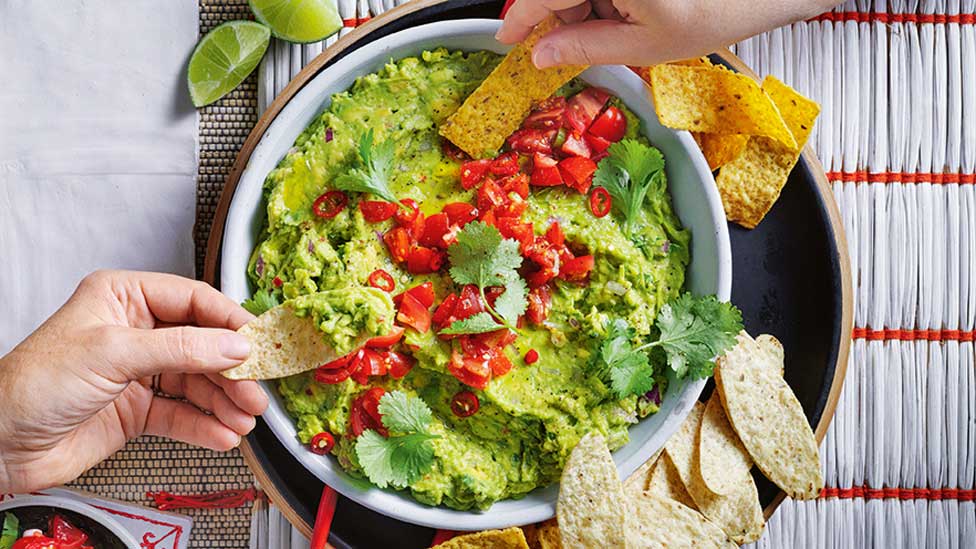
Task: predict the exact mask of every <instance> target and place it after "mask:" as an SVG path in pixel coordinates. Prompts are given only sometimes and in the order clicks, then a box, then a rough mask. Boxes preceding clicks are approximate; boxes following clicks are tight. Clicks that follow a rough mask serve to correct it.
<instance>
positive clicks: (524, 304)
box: [495, 278, 529, 326]
mask: <svg viewBox="0 0 976 549" xmlns="http://www.w3.org/2000/svg"><path fill="white" fill-rule="evenodd" d="M528 294H529V289H528V288H527V287H526V286H525V281H524V280H522V279H521V278H514V279H512V280H511V281H510V282H509V283H508V284H506V285H505V292H504V293H503V294H502V295H500V296H498V298H497V299H495V312H496V313H498V315H499V316H501V317H502V318H503V319H505V322H506V323H508V324H510V325H512V326H514V325H515V324H516V323H517V322H518V318H519V316H521V315H522V313H524V312H525V309H526V308H528V306H529V302H528V300H527V299H526V296H528Z"/></svg>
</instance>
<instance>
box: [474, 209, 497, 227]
mask: <svg viewBox="0 0 976 549" xmlns="http://www.w3.org/2000/svg"><path fill="white" fill-rule="evenodd" d="M478 221H481V222H482V223H484V224H485V225H491V226H492V227H494V226H495V223H496V222H497V221H496V218H495V212H493V211H491V210H488V211H487V212H484V213H482V214H481V215H480V216H478Z"/></svg>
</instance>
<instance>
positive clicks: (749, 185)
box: [715, 76, 820, 229]
mask: <svg viewBox="0 0 976 549" xmlns="http://www.w3.org/2000/svg"><path fill="white" fill-rule="evenodd" d="M763 90H765V91H766V93H768V94H769V96H770V97H771V98H772V100H773V101H774V102H775V103H776V105H777V107H778V108H779V112H780V113H781V114H782V116H783V120H784V121H785V123H786V125H787V126H788V127H789V129H790V131H791V132H792V134H793V137H794V139H795V140H796V146H794V147H786V146H784V145H782V144H781V143H778V142H777V141H774V140H772V139H769V138H767V137H759V136H754V137H752V138H750V139H749V142H748V143H747V144H746V146H745V148H744V149H743V151H742V154H740V155H739V156H738V157H737V158H736V159H735V160H733V161H732V162H729V163H728V164H726V165H724V166H723V167H722V171H720V172H719V174H718V177H716V178H715V183H716V184H717V185H718V190H719V194H721V195H722V203H723V204H724V205H725V216H726V217H727V218H728V219H729V220H730V221H735V222H736V223H738V224H740V225H742V226H743V227H746V228H749V229H754V228H755V227H756V225H758V224H759V222H760V221H762V219H763V218H764V217H766V214H767V213H768V212H769V210H770V208H772V207H773V204H774V203H775V202H776V199H778V198H779V195H780V192H781V191H782V190H783V186H784V185H786V180H787V179H788V178H789V176H790V172H791V171H793V166H795V165H796V162H797V160H798V159H799V158H800V149H802V148H803V145H804V144H806V142H807V139H808V138H809V137H810V132H811V131H813V124H814V123H815V122H816V120H817V115H818V114H819V113H820V106H819V105H817V104H816V103H815V102H813V101H811V100H809V99H807V98H806V97H803V96H802V95H800V94H799V93H797V92H796V91H795V90H793V89H792V88H790V87H789V86H787V85H786V84H783V83H782V82H780V81H779V80H777V79H776V78H773V77H772V76H767V77H766V79H765V80H764V81H763Z"/></svg>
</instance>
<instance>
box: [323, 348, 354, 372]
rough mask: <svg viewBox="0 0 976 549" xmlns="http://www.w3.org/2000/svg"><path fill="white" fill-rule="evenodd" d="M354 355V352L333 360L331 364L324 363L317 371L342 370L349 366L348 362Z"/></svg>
mask: <svg viewBox="0 0 976 549" xmlns="http://www.w3.org/2000/svg"><path fill="white" fill-rule="evenodd" d="M355 355H356V353H355V351H354V352H352V353H349V354H348V355H346V356H341V357H339V358H337V359H335V360H333V361H332V362H326V363H325V364H322V365H321V366H319V368H318V369H319V371H324V372H330V371H333V370H342V369H344V368H347V367H348V366H349V362H351V361H352V358H353V356H355Z"/></svg>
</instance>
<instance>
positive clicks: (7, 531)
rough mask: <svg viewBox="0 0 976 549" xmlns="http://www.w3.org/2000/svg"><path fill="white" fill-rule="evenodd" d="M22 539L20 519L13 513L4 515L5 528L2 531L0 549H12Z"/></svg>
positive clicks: (0, 530)
mask: <svg viewBox="0 0 976 549" xmlns="http://www.w3.org/2000/svg"><path fill="white" fill-rule="evenodd" d="M19 538H20V519H18V518H17V515H15V514H13V513H4V515H3V528H2V529H0V548H2V549H10V548H11V547H13V546H14V543H15V542H16V541H17V540H18V539H19Z"/></svg>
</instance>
